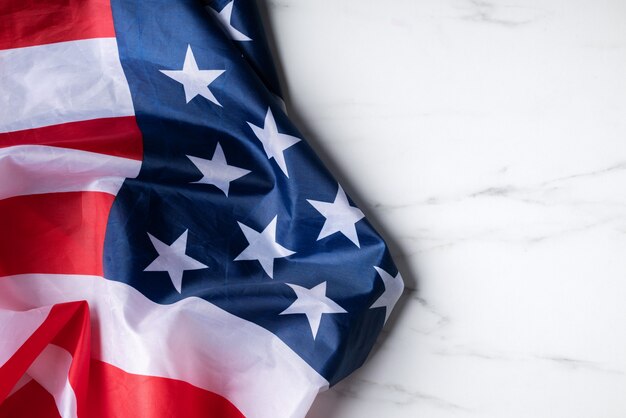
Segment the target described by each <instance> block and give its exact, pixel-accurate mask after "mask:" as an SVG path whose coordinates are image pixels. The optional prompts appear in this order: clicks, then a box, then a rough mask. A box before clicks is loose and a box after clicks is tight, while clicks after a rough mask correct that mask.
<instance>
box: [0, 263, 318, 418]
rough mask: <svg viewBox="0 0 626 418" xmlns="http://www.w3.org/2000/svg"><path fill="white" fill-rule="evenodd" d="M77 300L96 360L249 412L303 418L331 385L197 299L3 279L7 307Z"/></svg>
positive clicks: (42, 278) (264, 335)
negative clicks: (157, 298)
mask: <svg viewBox="0 0 626 418" xmlns="http://www.w3.org/2000/svg"><path fill="white" fill-rule="evenodd" d="M75 300H86V301H87V302H88V303H89V308H90V314H91V318H92V336H93V341H92V345H91V346H92V350H93V352H92V355H93V356H94V357H95V358H97V359H100V360H102V361H105V362H107V363H109V364H112V365H114V366H116V367H119V368H121V369H123V370H125V371H127V372H129V373H136V374H140V375H150V376H160V377H168V378H173V379H179V380H183V381H186V382H188V383H191V384H192V385H194V386H197V387H199V388H202V389H206V390H209V391H212V392H215V393H218V394H220V395H222V396H224V397H225V398H226V399H228V400H230V401H231V402H232V403H233V404H234V405H235V406H236V407H237V408H239V410H240V411H241V412H242V413H243V414H244V415H246V416H247V417H250V418H280V417H304V416H305V414H306V412H307V410H308V409H309V407H310V405H311V403H312V402H313V399H314V398H315V395H316V394H317V393H318V392H319V390H322V389H325V388H326V387H327V385H328V382H327V381H326V380H325V379H324V378H323V377H321V376H320V375H319V374H318V373H317V372H315V371H314V370H313V369H312V368H311V367H310V366H309V365H308V364H307V363H306V362H305V361H304V360H302V359H301V358H300V357H299V356H298V355H297V354H295V353H294V352H293V351H292V350H291V349H290V348H289V347H288V346H287V345H286V344H285V343H283V342H282V341H281V340H280V339H279V338H278V337H276V336H275V335H274V334H272V333H271V332H269V331H267V330H265V329H264V328H261V327H259V326H257V325H255V324H253V323H251V322H248V321H245V320H243V319H241V318H238V317H236V316H234V315H232V314H229V313H227V312H225V311H224V310H222V309H220V308H218V307H216V306H215V305H213V304H211V303H208V302H206V301H205V300H202V299H199V298H186V299H183V300H181V301H179V302H177V303H174V304H171V305H160V304H157V303H154V302H152V301H150V300H149V299H147V298H146V297H145V296H143V295H142V294H141V293H139V292H138V291H137V290H136V289H134V288H132V287H130V286H128V285H126V284H124V283H119V282H114V281H110V280H106V279H103V278H101V277H96V276H77V275H76V276H71V275H47V274H28V275H18V276H9V277H3V278H0V307H2V308H7V309H16V310H24V309H32V308H33V307H37V306H44V305H51V304H56V303H61V302H68V301H75Z"/></svg>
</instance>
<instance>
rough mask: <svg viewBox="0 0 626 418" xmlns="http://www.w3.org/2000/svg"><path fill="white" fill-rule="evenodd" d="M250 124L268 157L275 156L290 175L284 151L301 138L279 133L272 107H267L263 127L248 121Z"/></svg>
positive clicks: (284, 170)
mask: <svg viewBox="0 0 626 418" xmlns="http://www.w3.org/2000/svg"><path fill="white" fill-rule="evenodd" d="M248 125H249V126H250V128H251V129H252V131H253V132H254V134H255V135H256V137H257V138H259V141H261V143H262V144H263V149H264V150H265V154H267V158H268V159H272V158H273V159H274V160H275V161H276V164H278V166H279V167H280V169H281V170H283V173H285V175H286V176H287V177H289V173H287V163H285V155H284V154H283V152H284V151H285V150H286V149H287V148H289V147H290V146H292V145H293V144H296V143H298V142H300V138H296V137H295V136H291V135H285V134H281V133H279V132H278V127H277V126H276V121H275V120H274V115H272V109H270V108H268V109H267V114H266V115H265V122H264V124H263V128H260V127H258V126H256V125H253V124H252V123H250V122H248Z"/></svg>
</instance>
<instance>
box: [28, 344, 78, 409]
mask: <svg viewBox="0 0 626 418" xmlns="http://www.w3.org/2000/svg"><path fill="white" fill-rule="evenodd" d="M71 366H72V355H71V354H70V352H69V351H67V350H65V349H64V348H61V347H59V346H56V345H54V344H48V345H47V346H46V348H44V349H43V351H42V352H41V353H40V354H39V356H38V357H37V358H36V359H35V361H34V362H33V363H32V364H31V365H30V367H29V368H28V370H27V371H26V373H27V374H28V375H29V376H30V377H32V378H33V380H34V381H35V382H37V383H39V384H40V385H41V386H42V387H43V388H44V389H45V390H46V391H47V392H49V393H50V394H51V395H52V396H53V397H54V403H55V404H56V406H57V409H58V411H59V415H60V416H61V418H76V393H74V388H72V385H71V384H70V380H69V373H70V367H71Z"/></svg>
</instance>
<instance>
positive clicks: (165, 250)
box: [143, 230, 208, 293]
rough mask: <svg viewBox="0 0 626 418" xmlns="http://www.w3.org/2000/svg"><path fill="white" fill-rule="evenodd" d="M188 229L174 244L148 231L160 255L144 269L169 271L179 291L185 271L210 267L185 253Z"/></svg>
mask: <svg viewBox="0 0 626 418" xmlns="http://www.w3.org/2000/svg"><path fill="white" fill-rule="evenodd" d="M187 231H188V230H185V232H183V233H182V235H181V236H180V237H178V238H177V239H176V241H174V242H173V243H172V245H167V244H165V243H164V242H162V241H160V240H158V239H157V238H155V237H153V236H152V235H150V233H148V237H149V238H150V241H152V245H154V248H155V249H156V250H157V252H158V253H159V256H158V257H157V258H156V259H155V260H154V261H153V262H152V263H150V265H149V266H148V267H146V268H145V269H144V270H143V271H167V273H168V274H169V275H170V280H172V284H173V285H174V288H176V291H177V292H178V293H180V292H181V287H182V283H183V271H185V270H199V269H206V268H208V266H205V265H204V264H202V263H201V262H199V261H197V260H195V259H193V258H191V257H189V256H188V255H187V254H185V250H186V249H187Z"/></svg>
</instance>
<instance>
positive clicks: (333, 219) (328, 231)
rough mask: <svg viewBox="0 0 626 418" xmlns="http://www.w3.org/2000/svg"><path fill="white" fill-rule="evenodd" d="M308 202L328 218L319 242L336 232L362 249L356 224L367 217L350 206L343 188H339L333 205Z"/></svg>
mask: <svg viewBox="0 0 626 418" xmlns="http://www.w3.org/2000/svg"><path fill="white" fill-rule="evenodd" d="M307 202H309V203H310V204H311V205H313V207H314V208H315V209H316V210H317V211H318V212H319V213H321V214H322V215H323V216H324V217H325V218H326V221H325V222H324V226H322V230H321V231H320V235H319V236H318V237H317V240H318V241H319V240H321V239H322V238H326V237H327V236H329V235H332V234H334V233H335V232H341V233H342V234H344V235H345V236H346V237H347V238H348V239H349V240H350V241H352V242H353V243H354V244H355V245H356V246H357V247H359V248H360V247H361V245H360V244H359V237H358V235H357V233H356V226H355V224H356V223H357V222H358V221H360V220H361V219H363V217H364V216H365V215H363V212H361V210H360V209H359V208H355V207H354V206H350V202H348V198H347V197H346V193H345V192H344V191H343V189H342V188H341V186H339V189H338V190H337V196H336V197H335V201H334V202H333V203H329V202H320V201H317V200H309V199H307Z"/></svg>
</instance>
